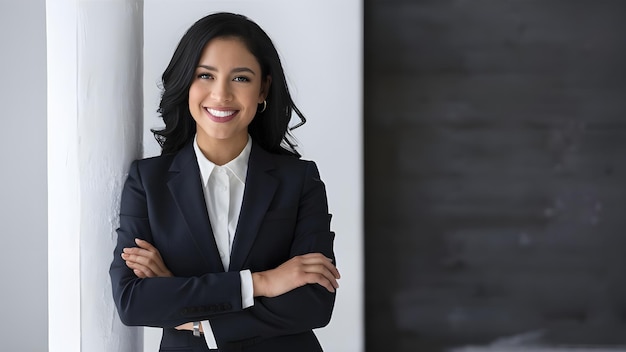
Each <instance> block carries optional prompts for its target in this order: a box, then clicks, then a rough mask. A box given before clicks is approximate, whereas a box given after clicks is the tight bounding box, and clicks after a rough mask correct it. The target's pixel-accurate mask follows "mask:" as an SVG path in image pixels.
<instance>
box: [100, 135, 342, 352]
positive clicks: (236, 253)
mask: <svg viewBox="0 0 626 352" xmlns="http://www.w3.org/2000/svg"><path fill="white" fill-rule="evenodd" d="M201 182H202V181H201V177H200V171H199V168H198V163H197V161H196V156H195V153H194V150H193V145H192V143H191V142H190V143H188V144H187V145H186V146H185V147H184V148H183V149H181V150H180V151H179V152H177V153H175V154H169V155H162V156H158V157H154V158H148V159H143V160H138V161H135V162H133V163H132V165H131V167H130V171H129V175H128V178H127V180H126V183H125V185H124V189H123V192H122V199H121V206H120V226H119V228H118V230H117V234H118V239H117V246H116V248H115V251H114V257H113V262H112V264H111V268H110V271H109V272H110V276H111V283H112V288H113V297H114V300H115V304H116V306H117V310H118V313H119V315H120V318H121V320H122V322H123V323H124V324H126V325H137V326H154V327H163V328H164V330H163V338H162V341H161V351H169V350H175V351H207V350H208V349H207V347H206V343H205V342H204V338H203V337H202V338H197V337H194V336H193V335H192V334H191V332H189V331H177V330H175V329H174V327H176V326H178V325H180V324H183V323H187V322H190V321H201V320H207V319H208V320H209V321H210V323H211V326H212V328H213V333H214V335H215V338H216V340H217V343H218V347H219V349H220V351H231V350H233V351H235V350H243V351H294V350H298V351H299V352H305V351H321V348H320V346H319V343H318V342H317V339H316V338H315V335H314V334H313V332H312V329H314V328H318V327H322V326H325V325H326V324H328V322H329V320H330V317H331V313H332V309H333V305H334V300H335V295H334V294H333V293H330V292H328V291H327V290H326V289H325V288H324V287H322V286H321V285H317V284H313V285H306V286H303V287H300V288H297V289H294V290H292V291H290V292H288V293H285V294H283V295H281V296H278V297H274V298H267V297H257V298H255V300H254V306H252V307H250V308H247V309H242V302H241V280H240V275H239V271H241V270H245V269H249V270H251V271H252V272H257V271H263V270H268V269H273V268H275V267H277V266H279V265H280V264H282V263H284V262H285V261H287V260H288V259H289V258H291V257H294V256H297V255H301V254H306V253H312V252H320V253H323V254H324V255H325V256H327V257H329V258H333V260H334V254H333V238H334V233H333V232H331V231H330V218H331V216H330V215H329V214H328V205H327V199H326V191H325V187H324V184H323V183H322V181H321V180H320V178H319V173H318V170H317V167H316V165H315V163H313V162H311V161H304V160H300V159H297V158H295V157H292V156H283V155H275V154H270V153H268V152H266V151H265V150H263V149H262V148H261V147H260V146H259V145H257V144H255V143H253V145H252V150H251V152H250V159H249V162H248V174H247V178H246V187H245V191H244V196H243V203H242V208H241V213H240V217H239V222H238V226H237V230H236V233H235V238H234V242H233V248H232V252H231V259H230V267H229V270H228V272H225V271H224V267H223V265H222V262H221V260H220V256H219V254H218V250H217V246H216V244H215V239H214V237H213V232H212V230H211V225H210V223H209V217H208V213H207V210H206V203H205V200H204V194H203V189H202V185H201ZM136 237H139V238H142V239H145V240H146V241H148V242H150V243H152V244H153V245H154V246H155V247H156V248H157V249H158V250H159V251H160V253H161V256H162V257H163V260H164V262H165V265H166V266H167V267H168V268H169V269H170V271H171V272H172V273H173V274H174V276H175V277H170V278H147V279H140V278H138V277H137V276H135V274H134V273H133V272H132V270H130V269H129V268H128V267H127V266H126V265H125V262H124V260H122V258H121V253H122V249H123V248H125V247H135V246H136V245H135V243H134V238H136Z"/></svg>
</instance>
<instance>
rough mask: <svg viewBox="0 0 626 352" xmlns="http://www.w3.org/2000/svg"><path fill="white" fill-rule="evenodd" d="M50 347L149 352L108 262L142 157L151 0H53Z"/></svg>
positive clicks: (50, 11)
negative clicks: (128, 184) (124, 316)
mask: <svg viewBox="0 0 626 352" xmlns="http://www.w3.org/2000/svg"><path fill="white" fill-rule="evenodd" d="M46 5H47V14H46V21H47V36H48V38H47V39H48V42H47V45H48V47H47V50H48V57H47V59H48V189H49V192H48V204H49V212H48V216H49V224H48V226H49V235H48V282H49V284H48V303H49V351H51V352H56V351H58V352H61V351H63V352H66V351H89V352H98V351H102V352H108V351H121V352H122V351H139V350H141V349H142V348H143V347H142V345H143V339H142V333H141V330H140V329H137V328H128V327H125V326H123V325H122V324H121V322H120V320H119V318H118V315H117V312H116V311H115V306H114V304H113V300H112V294H111V284H110V280H109V276H108V266H109V264H110V262H111V259H112V253H113V247H114V244H115V240H116V234H115V228H116V227H117V225H118V209H119V199H120V192H121V189H122V185H123V182H124V179H125V177H126V176H125V175H126V172H127V168H128V165H129V163H130V161H131V160H133V159H135V158H137V157H139V156H140V155H141V128H142V105H143V104H142V102H143V93H142V59H143V56H142V48H143V1H141V0H107V1H102V0H100V1H95V0H94V1H88V0H56V1H52V0H49V1H47V4H46Z"/></svg>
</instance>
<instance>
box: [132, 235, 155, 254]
mask: <svg viewBox="0 0 626 352" xmlns="http://www.w3.org/2000/svg"><path fill="white" fill-rule="evenodd" d="M135 243H136V244H137V245H138V246H139V247H141V248H143V249H146V250H149V251H151V252H154V251H156V252H158V250H157V249H156V247H154V246H153V245H152V244H151V243H150V242H148V241H146V240H142V239H141V238H135Z"/></svg>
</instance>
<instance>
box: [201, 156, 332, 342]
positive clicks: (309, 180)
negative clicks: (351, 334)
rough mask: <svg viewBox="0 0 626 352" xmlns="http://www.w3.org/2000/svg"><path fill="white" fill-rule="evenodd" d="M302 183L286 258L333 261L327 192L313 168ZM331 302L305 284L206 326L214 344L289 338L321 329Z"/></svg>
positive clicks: (322, 290) (213, 319)
mask: <svg viewBox="0 0 626 352" xmlns="http://www.w3.org/2000/svg"><path fill="white" fill-rule="evenodd" d="M304 177H305V181H304V183H303V188H302V192H301V195H300V202H299V206H298V216H297V223H296V228H295V234H294V241H293V243H292V246H291V251H290V257H294V256H298V255H302V254H306V253H313V252H320V253H323V254H324V255H325V256H327V257H329V258H333V261H334V259H335V256H334V253H333V239H334V233H333V232H331V231H330V218H331V216H330V215H329V214H328V204H327V198H326V190H325V187H324V184H323V182H322V181H321V180H320V177H319V172H318V170H317V166H316V165H315V163H313V162H307V167H306V171H305V175H304ZM334 302H335V294H334V293H331V292H328V291H327V290H326V289H325V288H324V287H322V286H321V285H318V284H309V285H305V286H302V287H299V288H297V289H294V290H292V291H290V292H287V293H285V294H283V295H280V296H278V297H273V298H268V297H258V298H256V299H255V302H254V306H252V307H250V308H248V309H245V310H242V311H237V312H233V313H229V314H223V315H217V316H213V317H211V318H209V320H210V322H211V326H212V328H213V333H214V334H215V337H216V339H217V341H218V344H220V343H223V342H234V341H240V340H245V339H250V338H255V337H272V336H278V335H287V334H294V333H299V332H304V331H309V330H311V329H314V328H319V327H323V326H326V325H327V324H328V322H329V321H330V318H331V314H332V310H333V306H334Z"/></svg>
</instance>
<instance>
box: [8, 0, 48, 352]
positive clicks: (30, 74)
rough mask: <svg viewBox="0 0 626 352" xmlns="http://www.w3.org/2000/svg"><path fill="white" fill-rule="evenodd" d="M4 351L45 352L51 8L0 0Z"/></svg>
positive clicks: (33, 0)
mask: <svg viewBox="0 0 626 352" xmlns="http://www.w3.org/2000/svg"><path fill="white" fill-rule="evenodd" d="M0 111H1V112H0V124H1V126H2V127H1V129H0V131H1V133H2V136H1V137H0V165H1V168H2V169H1V171H0V236H1V238H2V242H1V243H2V254H1V255H0V278H1V280H2V283H1V284H0V285H1V287H2V289H0V344H1V346H0V350H2V351H29V352H30V351H36V352H41V351H47V350H48V279H47V277H48V241H47V238H48V236H47V235H48V233H47V228H48V224H47V209H48V200H47V186H46V184H47V169H46V159H47V157H46V150H47V148H46V2H45V1H44V0H14V1H10V0H0Z"/></svg>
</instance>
